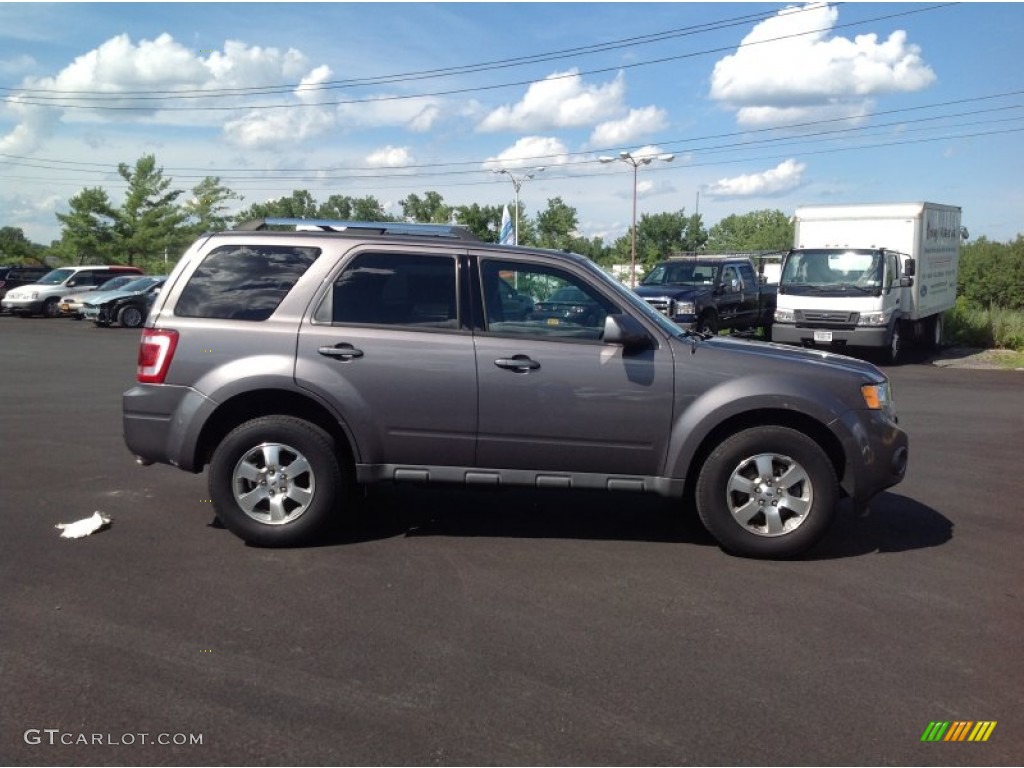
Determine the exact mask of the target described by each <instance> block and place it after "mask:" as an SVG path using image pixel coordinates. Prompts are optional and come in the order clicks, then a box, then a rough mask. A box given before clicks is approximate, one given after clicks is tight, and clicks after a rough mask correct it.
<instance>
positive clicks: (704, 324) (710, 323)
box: [697, 312, 718, 336]
mask: <svg viewBox="0 0 1024 768" xmlns="http://www.w3.org/2000/svg"><path fill="white" fill-rule="evenodd" d="M697 331H698V332H699V333H707V334H710V335H712V336H717V335H718V315H716V314H715V313H714V312H705V313H704V314H703V315H701V316H700V320H698V321H697Z"/></svg>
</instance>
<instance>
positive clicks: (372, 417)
mask: <svg viewBox="0 0 1024 768" xmlns="http://www.w3.org/2000/svg"><path fill="white" fill-rule="evenodd" d="M268 226H277V227H280V226H289V227H292V229H291V230H290V231H280V230H275V231H270V230H268V229H267V227H268ZM300 230H301V231H300ZM556 294H557V295H558V296H563V297H564V296H575V297H576V299H574V300H573V301H575V303H573V302H569V304H570V305H571V306H563V303H558V305H557V307H556V306H555V305H554V304H553V303H552V302H548V299H549V298H550V297H552V296H554V295H556ZM511 296H515V297H516V298H517V300H516V301H515V302H511V301H510V297H511ZM538 307H539V308H540V309H538ZM552 307H554V309H552ZM123 416H124V436H125V441H126V443H127V445H128V448H129V449H130V450H131V452H132V453H133V454H135V456H136V457H137V458H138V460H139V462H140V463H142V464H151V463H153V462H160V463H165V464H172V465H174V466H176V467H179V468H181V469H183V470H186V471H189V472H202V471H203V469H204V468H206V467H208V478H209V488H210V495H211V499H212V500H213V503H214V506H215V508H216V512H217V514H218V516H219V517H220V519H221V521H222V522H223V523H224V524H225V525H226V526H227V527H228V528H229V529H231V530H232V531H233V532H234V533H236V534H237V535H238V536H240V537H241V538H242V539H244V540H245V541H247V542H250V543H252V544H257V545H263V546H291V545H295V544H300V543H306V542H310V541H312V540H314V539H316V538H317V537H318V536H321V535H322V534H323V533H324V531H325V530H326V529H327V528H328V527H329V526H331V525H332V524H333V523H334V522H336V521H337V520H339V519H343V518H344V516H345V515H346V513H347V512H349V511H350V509H351V506H350V505H351V504H353V503H354V498H355V496H354V493H353V492H354V491H355V490H356V489H357V488H358V487H359V486H360V485H363V484H368V483H376V482H382V481H391V482H395V481H397V482H403V481H407V482H416V483H435V482H437V483H454V484H464V485H474V486H505V485H518V486H533V487H537V488H542V489H551V491H552V493H555V492H556V491H557V489H565V488H588V489H604V490H609V491H618V492H653V493H656V494H660V495H663V496H666V497H672V498H676V499H679V500H680V510H682V509H683V507H684V502H689V501H694V502H695V505H696V509H697V512H698V514H699V515H700V519H701V520H702V521H703V523H704V525H705V526H706V527H707V529H708V530H709V531H710V532H711V534H712V535H713V536H714V537H715V538H716V540H717V541H718V542H719V543H720V545H721V546H722V547H723V548H724V549H726V550H727V551H729V552H733V553H736V554H741V555H748V556H755V557H772V558H781V557H791V556H794V555H797V554H799V553H800V552H803V551H804V550H806V549H807V548H808V547H810V546H811V545H813V544H814V543H815V542H817V541H818V540H819V539H820V538H821V537H822V536H823V534H824V533H825V531H826V530H827V528H828V526H829V523H830V522H831V520H832V518H833V516H834V513H835V509H836V506H837V503H838V501H839V498H840V497H841V496H848V497H850V498H851V499H852V501H853V505H854V507H855V508H863V507H865V506H866V505H867V503H868V501H869V500H870V499H871V498H872V497H873V496H875V495H876V494H878V493H879V492H880V491H882V490H883V489H885V488H887V487H889V486H892V485H894V484H896V483H898V482H900V480H902V478H903V476H904V473H905V471H906V466H907V436H906V434H905V433H904V432H903V431H902V430H901V429H900V428H899V427H898V426H897V419H896V415H895V409H894V404H893V400H892V395H891V391H890V386H889V382H888V380H887V379H886V377H885V376H884V375H883V374H882V373H881V372H880V371H879V370H878V369H877V368H875V367H874V366H873V365H870V364H868V363H865V362H861V361H858V360H853V359H850V358H846V357H841V356H838V355H832V354H827V353H822V352H816V351H813V352H812V351H807V350H800V349H793V348H788V347H785V348H784V347H779V346H774V345H770V344H763V343H758V342H750V341H739V340H734V339H728V338H719V337H707V336H701V335H699V334H696V333H692V332H688V331H684V330H682V329H681V328H680V327H679V326H677V325H675V324H674V323H672V322H671V321H669V320H668V319H667V318H665V317H664V316H663V315H661V314H660V313H658V312H657V311H656V310H654V309H652V308H651V307H650V306H649V305H648V304H647V303H646V302H644V301H643V300H642V299H640V298H639V297H637V296H636V295H635V294H633V293H632V292H631V291H629V290H628V289H627V288H625V287H624V286H622V285H620V284H619V283H618V282H616V281H615V280H614V279H612V278H611V277H609V276H608V275H607V274H606V273H605V272H603V271H602V270H601V269H600V268H599V267H597V266H596V265H595V264H594V263H592V262H591V261H589V260H588V259H586V258H584V257H582V256H577V255H574V254H570V253H563V252H555V251H547V250H539V249H531V248H522V247H509V246H500V245H497V244H493V243H485V242H481V241H479V240H478V239H476V238H475V237H473V236H472V235H470V234H469V233H467V232H465V231H464V230H460V229H459V228H457V227H445V226H438V225H407V224H394V223H360V222H320V221H306V220H292V219H267V220H261V221H258V222H251V223H249V224H247V225H243V226H242V227H239V228H238V229H236V230H232V231H229V232H221V233H217V234H211V235H205V236H203V237H202V238H200V239H199V240H198V241H197V242H196V243H195V244H194V245H193V246H192V247H191V248H190V249H189V250H188V251H187V252H186V253H185V254H184V256H182V258H181V260H180V261H179V262H178V264H177V266H176V267H175V268H174V270H173V272H172V274H171V276H170V277H169V279H168V280H167V283H166V284H165V286H164V289H163V291H162V292H161V294H160V295H159V297H158V298H157V300H156V302H155V304H154V305H153V308H152V310H151V312H150V314H149V318H148V320H147V322H146V325H145V328H144V330H143V333H142V338H141V341H140V347H139V355H138V384H137V385H136V386H134V387H133V388H132V389H130V390H128V391H127V392H125V393H124V398H123Z"/></svg>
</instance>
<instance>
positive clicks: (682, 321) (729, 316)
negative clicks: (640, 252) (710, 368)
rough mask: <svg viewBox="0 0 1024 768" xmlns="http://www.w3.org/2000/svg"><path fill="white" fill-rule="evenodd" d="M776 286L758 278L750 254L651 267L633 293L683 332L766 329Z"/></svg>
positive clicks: (681, 260) (679, 259) (673, 261)
mask: <svg viewBox="0 0 1024 768" xmlns="http://www.w3.org/2000/svg"><path fill="white" fill-rule="evenodd" d="M778 289H779V287H778V285H769V284H767V283H766V282H764V281H763V280H762V279H761V277H760V276H759V275H758V274H757V269H756V268H755V266H754V261H753V260H752V259H751V258H750V257H749V256H741V255H739V254H735V255H731V256H681V257H676V258H671V259H669V260H668V261H663V262H660V263H659V264H656V265H655V266H654V268H653V269H651V271H650V273H649V274H648V275H647V276H646V277H645V278H644V279H643V280H642V281H641V283H640V285H638V286H637V287H636V292H637V294H638V295H640V296H642V297H643V298H644V300H645V301H647V303H648V304H650V305H651V306H653V307H654V308H655V309H657V310H658V311H659V312H661V313H662V314H664V315H666V316H667V317H669V318H670V319H671V320H673V321H675V322H676V323H678V324H679V325H681V326H682V327H684V328H687V329H690V330H698V331H700V332H702V333H705V334H709V333H710V334H715V333H718V332H719V331H720V330H726V329H735V330H753V329H756V328H765V329H770V328H771V324H772V319H773V318H774V315H775V303H776V301H777V299H778Z"/></svg>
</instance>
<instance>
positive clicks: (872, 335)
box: [772, 323, 889, 347]
mask: <svg viewBox="0 0 1024 768" xmlns="http://www.w3.org/2000/svg"><path fill="white" fill-rule="evenodd" d="M815 334H818V336H817V338H816V337H815ZM821 334H829V335H830V338H829V339H825V338H823V337H822V335H821ZM772 341H777V342H779V343H781V344H802V345H804V346H807V347H814V346H823V347H887V346H888V345H889V329H888V328H887V327H885V326H878V327H875V326H871V327H866V326H865V327H860V326H858V327H857V328H852V329H851V328H806V327H801V326H797V325H794V324H792V323H774V324H773V325H772Z"/></svg>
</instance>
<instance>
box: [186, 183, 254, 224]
mask: <svg viewBox="0 0 1024 768" xmlns="http://www.w3.org/2000/svg"><path fill="white" fill-rule="evenodd" d="M243 199H244V198H243V197H242V196H241V195H239V194H236V193H235V192H234V191H232V190H231V189H229V188H228V187H225V186H224V185H223V184H221V183H220V177H219V176H207V177H206V178H205V179H203V180H202V181H201V182H199V183H198V184H196V185H195V186H194V187H192V197H191V198H190V199H189V200H188V202H186V203H185V204H184V205H183V206H182V210H183V212H184V214H185V219H186V222H187V223H188V225H189V235H190V236H195V235H199V234H202V233H203V232H220V231H222V230H225V229H227V228H228V227H229V226H231V223H232V221H233V217H231V216H229V215H227V211H228V206H227V205H226V203H227V202H228V201H229V200H243Z"/></svg>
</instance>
